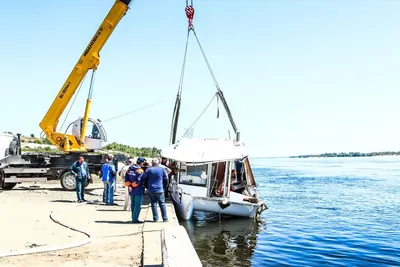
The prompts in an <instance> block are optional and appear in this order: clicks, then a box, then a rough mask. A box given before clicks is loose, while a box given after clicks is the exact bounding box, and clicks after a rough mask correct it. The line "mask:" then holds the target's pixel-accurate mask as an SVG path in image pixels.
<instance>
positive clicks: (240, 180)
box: [171, 157, 258, 203]
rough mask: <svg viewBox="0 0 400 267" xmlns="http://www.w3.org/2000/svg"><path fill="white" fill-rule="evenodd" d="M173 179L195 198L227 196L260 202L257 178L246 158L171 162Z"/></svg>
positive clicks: (232, 199)
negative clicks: (201, 161)
mask: <svg viewBox="0 0 400 267" xmlns="http://www.w3.org/2000/svg"><path fill="white" fill-rule="evenodd" d="M171 165H172V169H173V179H174V180H175V182H176V183H177V184H179V187H180V188H181V189H182V191H184V192H186V193H189V194H191V195H192V196H194V197H206V198H212V197H219V198H220V197H228V198H230V199H231V201H243V200H245V201H249V202H252V203H257V197H258V196H257V192H256V191H255V190H254V187H255V186H256V185H255V181H254V177H253V173H252V170H251V167H250V164H249V159H248V158H247V157H246V158H245V159H243V160H239V159H237V160H228V161H219V162H209V163H199V162H197V163H194V162H177V161H174V162H172V164H171Z"/></svg>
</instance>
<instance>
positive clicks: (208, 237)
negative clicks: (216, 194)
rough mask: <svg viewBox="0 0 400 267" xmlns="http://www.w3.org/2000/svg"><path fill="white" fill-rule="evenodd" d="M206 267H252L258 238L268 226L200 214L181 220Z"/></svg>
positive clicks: (240, 219) (249, 220) (242, 219)
mask: <svg viewBox="0 0 400 267" xmlns="http://www.w3.org/2000/svg"><path fill="white" fill-rule="evenodd" d="M180 224H181V225H182V226H183V227H185V228H186V230H187V232H188V234H189V236H190V239H191V241H192V244H193V245H194V247H195V249H196V251H197V254H198V255H199V257H200V259H201V260H202V263H203V266H220V265H221V263H223V265H224V266H250V259H251V257H252V255H253V253H254V249H255V246H256V243H257V235H258V233H259V232H260V231H261V228H262V226H263V225H265V223H264V222H263V221H254V220H253V219H250V218H230V217H223V218H222V219H221V220H220V218H219V216H218V215H214V214H210V213H204V212H198V213H195V215H194V216H193V218H192V220H190V221H181V222H180Z"/></svg>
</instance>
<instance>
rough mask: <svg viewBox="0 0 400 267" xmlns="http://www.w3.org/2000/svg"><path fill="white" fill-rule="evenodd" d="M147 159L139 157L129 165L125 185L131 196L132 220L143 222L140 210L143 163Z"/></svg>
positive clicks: (142, 189)
mask: <svg viewBox="0 0 400 267" xmlns="http://www.w3.org/2000/svg"><path fill="white" fill-rule="evenodd" d="M144 162H145V159H144V158H138V159H137V160H136V164H133V165H132V166H130V167H129V169H128V170H127V172H126V174H125V186H127V187H128V191H129V196H130V198H131V212H132V222H133V223H142V221H139V214H140V210H141V209H142V199H143V191H144V187H143V184H142V176H143V173H144V171H143V165H144Z"/></svg>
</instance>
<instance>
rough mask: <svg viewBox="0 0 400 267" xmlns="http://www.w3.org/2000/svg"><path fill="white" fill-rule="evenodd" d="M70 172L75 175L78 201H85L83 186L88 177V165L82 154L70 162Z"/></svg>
mask: <svg viewBox="0 0 400 267" xmlns="http://www.w3.org/2000/svg"><path fill="white" fill-rule="evenodd" d="M70 173H71V174H72V175H73V176H74V177H75V180H76V196H77V197H78V202H79V203H80V202H83V201H86V200H85V186H86V184H87V183H88V179H89V178H90V172H89V167H88V165H87V163H86V162H85V159H84V158H83V157H82V156H80V157H79V158H78V160H77V161H75V162H74V164H72V166H71V168H70Z"/></svg>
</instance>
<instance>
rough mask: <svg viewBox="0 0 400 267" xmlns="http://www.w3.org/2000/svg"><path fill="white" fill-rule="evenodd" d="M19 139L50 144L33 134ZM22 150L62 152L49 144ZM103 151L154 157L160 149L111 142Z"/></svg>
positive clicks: (25, 147) (158, 153) (27, 147)
mask: <svg viewBox="0 0 400 267" xmlns="http://www.w3.org/2000/svg"><path fill="white" fill-rule="evenodd" d="M21 141H22V142H25V143H34V144H39V145H51V143H50V141H49V140H47V139H46V138H38V137H35V135H34V134H31V135H30V136H29V137H28V136H21ZM22 151H23V152H36V153H60V154H61V153H63V152H62V151H60V150H59V149H56V148H52V147H49V146H44V147H29V146H24V147H23V148H22ZM102 151H104V152H106V153H107V152H113V153H122V154H125V155H127V156H131V157H145V158H155V157H158V156H160V149H158V148H156V147H132V146H128V145H124V144H119V143H116V142H113V143H111V144H108V145H106V146H105V147H103V149H102Z"/></svg>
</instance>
